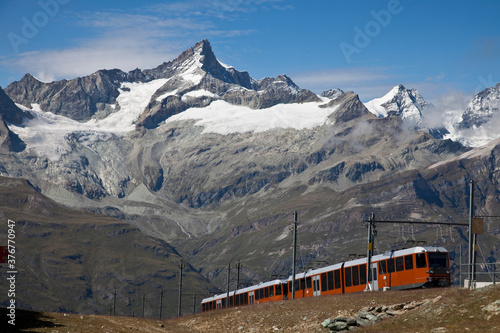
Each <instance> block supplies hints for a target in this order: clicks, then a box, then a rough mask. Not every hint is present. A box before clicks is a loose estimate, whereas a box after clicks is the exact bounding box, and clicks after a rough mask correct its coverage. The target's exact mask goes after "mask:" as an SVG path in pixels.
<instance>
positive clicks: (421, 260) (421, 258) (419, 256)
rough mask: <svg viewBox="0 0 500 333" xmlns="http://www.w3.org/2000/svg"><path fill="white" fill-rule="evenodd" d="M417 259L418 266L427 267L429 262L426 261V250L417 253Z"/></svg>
mask: <svg viewBox="0 0 500 333" xmlns="http://www.w3.org/2000/svg"><path fill="white" fill-rule="evenodd" d="M416 260H417V268H422V267H427V262H426V261H425V252H423V253H417V255H416Z"/></svg>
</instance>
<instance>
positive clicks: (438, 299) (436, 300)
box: [432, 295, 443, 303]
mask: <svg viewBox="0 0 500 333" xmlns="http://www.w3.org/2000/svg"><path fill="white" fill-rule="evenodd" d="M441 298H443V296H441V295H439V296H438V297H436V298H434V299H433V300H432V303H437V302H439V301H440V300H441Z"/></svg>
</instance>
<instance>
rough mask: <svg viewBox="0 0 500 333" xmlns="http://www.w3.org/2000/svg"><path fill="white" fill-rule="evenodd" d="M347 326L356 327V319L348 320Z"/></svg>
mask: <svg viewBox="0 0 500 333" xmlns="http://www.w3.org/2000/svg"><path fill="white" fill-rule="evenodd" d="M346 324H347V326H356V319H354V318H347V321H346Z"/></svg>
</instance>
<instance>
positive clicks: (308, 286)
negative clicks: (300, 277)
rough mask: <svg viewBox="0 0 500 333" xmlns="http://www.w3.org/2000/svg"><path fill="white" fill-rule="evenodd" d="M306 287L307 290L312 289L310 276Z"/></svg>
mask: <svg viewBox="0 0 500 333" xmlns="http://www.w3.org/2000/svg"><path fill="white" fill-rule="evenodd" d="M306 286H307V289H311V288H312V280H311V277H310V276H308V277H307V278H306Z"/></svg>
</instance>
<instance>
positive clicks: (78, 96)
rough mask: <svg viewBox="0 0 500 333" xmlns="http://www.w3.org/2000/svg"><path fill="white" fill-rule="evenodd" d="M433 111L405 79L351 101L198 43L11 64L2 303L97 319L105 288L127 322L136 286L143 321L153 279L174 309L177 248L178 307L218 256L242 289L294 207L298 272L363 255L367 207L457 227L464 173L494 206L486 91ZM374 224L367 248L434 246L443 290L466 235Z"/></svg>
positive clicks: (287, 267)
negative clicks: (113, 62) (47, 74)
mask: <svg viewBox="0 0 500 333" xmlns="http://www.w3.org/2000/svg"><path fill="white" fill-rule="evenodd" d="M438 111H440V110H436V107H435V106H433V105H431V104H430V103H427V102H426V101H425V100H424V98H423V97H422V96H421V95H420V93H419V92H418V91H417V90H416V89H407V88H405V87H404V86H403V85H397V86H395V87H394V88H393V89H392V90H391V91H390V92H388V93H387V95H385V96H383V97H381V98H378V99H375V100H372V101H370V102H367V103H362V102H361V101H360V99H359V98H358V95H356V94H355V93H354V92H343V91H342V90H340V89H332V90H329V91H325V92H323V93H322V94H321V95H317V94H315V93H313V92H312V91H309V90H306V89H301V88H299V87H298V86H297V85H296V84H295V83H294V82H293V81H292V80H291V79H290V78H289V77H287V76H286V75H279V76H277V77H275V78H263V79H260V80H256V79H253V78H252V77H251V76H250V75H249V74H248V73H247V72H244V71H238V70H237V69H235V68H233V67H231V66H228V65H225V64H222V63H221V62H219V61H218V60H217V58H216V57H215V55H214V53H213V51H212V48H211V46H210V43H209V42H208V41H206V40H203V41H201V42H199V43H197V44H196V45H194V46H193V47H192V48H190V49H188V50H186V51H185V52H183V53H182V54H181V55H180V56H179V57H177V58H176V59H175V60H173V61H170V62H165V63H163V64H161V65H159V66H158V67H156V68H153V69H146V70H140V69H136V70H133V71H130V72H123V71H121V70H119V69H111V70H100V71H97V72H96V73H93V74H91V75H89V76H86V77H80V78H75V79H72V80H61V81H54V82H50V83H44V82H41V81H39V80H37V79H36V78H35V77H33V76H32V75H30V74H26V75H25V76H24V77H23V78H22V79H21V80H20V81H17V82H13V83H11V84H10V85H9V86H7V87H5V89H4V90H1V89H0V116H1V120H0V155H1V159H0V173H1V175H2V177H1V178H0V198H1V200H0V216H1V218H2V221H7V220H8V219H10V220H13V221H16V226H15V231H16V265H17V270H18V274H17V281H18V285H17V288H18V293H17V295H16V301H17V302H18V306H20V307H24V308H33V309H42V310H52V311H55V310H58V311H77V312H84V313H106V312H107V311H109V309H110V306H111V304H112V303H113V300H114V297H116V303H117V304H116V306H117V308H116V312H117V314H121V315H129V314H132V313H139V308H140V299H141V297H142V296H143V295H144V297H145V299H146V300H150V303H147V304H150V305H148V306H147V307H146V315H149V316H153V315H156V314H157V311H158V310H157V308H158V306H157V304H158V302H159V294H160V291H161V290H162V289H163V290H164V291H165V293H166V296H165V297H166V300H168V301H166V302H169V303H168V305H166V309H165V311H166V312H168V313H169V315H173V314H174V313H175V312H176V306H177V301H176V294H177V292H178V291H177V288H178V279H179V272H178V270H179V265H180V263H181V259H182V260H183V262H184V264H186V267H185V269H184V274H185V275H184V281H183V286H184V293H185V296H184V298H185V301H183V302H184V303H185V304H186V307H184V308H183V312H185V313H188V312H189V311H191V307H192V305H190V304H189V303H190V302H192V301H191V300H190V299H192V298H191V297H192V295H193V294H194V293H196V294H197V295H200V296H206V295H208V294H209V293H210V292H213V291H217V290H225V285H226V279H227V266H228V263H231V266H232V272H231V276H232V278H231V281H232V282H231V284H232V287H231V288H234V287H235V286H236V279H235V276H236V271H235V268H234V265H235V264H236V262H237V261H238V260H239V261H240V262H241V264H242V268H241V271H240V275H241V277H240V283H242V284H244V283H258V282H259V281H264V280H266V279H269V278H270V277H271V275H286V276H288V274H290V272H291V259H292V255H291V247H292V239H291V238H292V235H291V233H290V231H289V225H290V223H291V222H292V221H293V211H294V210H297V211H298V219H299V230H298V231H299V239H298V243H299V251H298V255H299V268H298V269H299V271H300V270H306V269H307V268H309V267H312V265H315V264H317V263H318V262H322V263H323V264H324V262H329V263H334V262H340V261H342V260H345V259H346V258H347V255H348V254H363V253H366V246H367V245H366V226H365V224H364V223H363V222H364V221H366V219H367V218H368V216H369V215H370V214H371V213H372V212H373V213H374V214H375V215H376V216H377V219H380V220H408V221H410V220H411V221H440V222H463V223H465V222H467V218H468V202H469V181H470V180H474V181H475V184H476V195H475V203H476V205H475V211H476V215H495V216H498V215H500V205H499V201H500V184H499V173H500V132H499V131H498V126H497V124H500V122H499V121H498V120H499V119H500V84H498V85H496V86H495V87H489V88H487V89H485V90H483V91H481V92H479V93H478V94H477V95H476V96H474V97H473V98H472V100H471V101H470V103H469V105H468V106H467V108H466V109H465V110H442V111H440V112H438ZM436 114H439V115H440V121H435V115H436ZM431 115H433V116H431ZM2 223H3V222H2ZM377 228H378V237H377V239H376V241H375V252H376V253H377V252H385V251H387V250H390V249H392V248H394V247H401V246H402V245H403V243H404V242H405V241H408V240H426V241H427V242H428V244H437V245H440V246H444V247H446V248H447V249H448V250H450V252H451V257H452V259H453V271H454V278H455V281H456V283H458V280H459V276H458V273H459V271H460V267H459V264H460V255H459V253H460V250H461V249H462V251H463V252H464V253H465V252H466V249H467V247H466V245H465V244H466V241H467V229H466V228H462V227H454V228H448V227H446V228H445V227H442V228H436V227H435V226H423V225H415V226H413V225H412V226H409V225H405V226H400V225H397V224H394V225H393V224H388V225H387V224H386V225H382V224H381V225H379V226H377ZM0 232H1V233H2V235H0V237H1V239H2V240H6V239H7V237H6V234H7V228H2V230H1V231H0ZM499 237H500V223H499V222H498V220H495V219H485V233H484V234H482V235H480V236H479V246H480V248H481V249H482V251H483V254H484V256H483V257H484V259H483V258H480V259H479V260H480V261H483V260H485V261H495V258H498V255H499V253H498V252H499V247H498V244H499V243H498V241H499ZM2 242H3V241H0V245H4V244H2ZM464 257H465V254H464ZM464 262H465V260H464ZM0 285H2V286H7V281H6V280H5V279H3V280H2V281H1V282H0ZM115 291H116V293H117V294H116V296H114V293H115ZM174 300H175V301H174ZM7 302H8V300H5V301H3V302H2V303H1V305H2V306H6V305H7Z"/></svg>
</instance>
